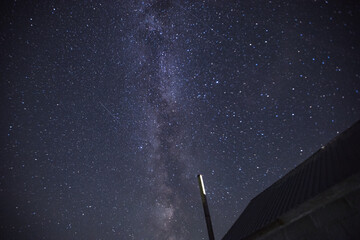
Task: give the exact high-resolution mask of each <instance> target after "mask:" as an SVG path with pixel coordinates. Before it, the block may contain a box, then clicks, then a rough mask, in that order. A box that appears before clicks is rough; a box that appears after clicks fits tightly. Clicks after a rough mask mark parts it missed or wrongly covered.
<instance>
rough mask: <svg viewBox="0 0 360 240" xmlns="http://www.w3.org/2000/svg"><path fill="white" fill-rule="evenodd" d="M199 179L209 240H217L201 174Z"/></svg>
mask: <svg viewBox="0 0 360 240" xmlns="http://www.w3.org/2000/svg"><path fill="white" fill-rule="evenodd" d="M197 177H198V180H199V187H200V195H201V200H202V204H203V208H204V214H205V220H206V226H207V230H208V234H209V240H215V237H214V231H213V228H212V224H211V217H210V212H209V206H208V203H207V200H206V192H205V186H204V181H203V178H202V175H201V174H199V175H198V176H197Z"/></svg>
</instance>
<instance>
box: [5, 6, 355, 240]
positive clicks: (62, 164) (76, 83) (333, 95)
mask: <svg viewBox="0 0 360 240" xmlns="http://www.w3.org/2000/svg"><path fill="white" fill-rule="evenodd" d="M1 11H2V14H1V38H0V44H1V47H0V53H1V59H0V60H1V62H0V66H1V67H0V71H1V72H0V76H1V83H0V84H1V85H0V89H1V91H2V92H1V93H2V94H1V116H2V117H1V120H0V134H1V150H0V153H1V155H0V160H1V162H0V169H1V172H0V176H1V178H0V219H1V221H0V231H1V235H0V236H1V238H4V239H154V240H155V239H186V240H187V239H207V231H206V224H205V219H204V214H203V210H202V206H201V199H200V193H199V188H198V185H197V179H196V176H197V174H199V173H201V174H203V176H204V181H205V187H206V190H207V199H208V203H209V208H210V213H211V216H212V222H213V225H214V232H215V236H216V238H217V239H221V237H222V236H224V234H225V233H226V231H227V230H228V229H229V228H230V227H231V225H232V224H233V223H234V222H235V220H236V219H237V218H238V216H239V215H240V214H241V212H242V211H243V209H244V208H245V207H246V205H247V204H248V203H249V201H250V200H251V199H252V198H254V197H255V196H256V195H257V194H259V193H260V192H261V191H263V190H264V189H265V188H266V187H268V186H270V185H271V184H272V183H273V182H275V181H276V180H278V179H279V178H281V177H282V176H284V174H286V173H287V172H288V171H289V170H291V169H292V168H294V167H295V166H297V165H298V164H299V163H301V162H302V161H304V160H305V159H306V158H307V157H309V156H310V155H311V154H312V153H314V152H315V151H316V150H317V149H319V148H320V147H321V146H323V145H324V144H326V143H327V142H328V141H329V140H331V139H332V138H333V137H335V136H336V135H337V134H339V133H340V132H342V131H343V130H345V129H346V128H348V127H349V126H350V125H351V124H352V123H353V122H355V121H357V120H358V119H359V117H360V94H359V90H360V72H359V69H360V68H359V65H360V52H359V42H360V32H359V27H358V26H359V16H360V6H359V4H358V3H356V1H346V3H344V2H343V1H308V2H306V3H305V2H304V1H291V2H286V1H231V2H226V3H225V2H224V1H156V0H144V1H82V2H79V1H76V2H68V1H66V2H53V1H46V2H43V3H41V4H40V3H36V2H32V1H23V2H22V1H6V3H5V4H4V7H3V8H2V10H1Z"/></svg>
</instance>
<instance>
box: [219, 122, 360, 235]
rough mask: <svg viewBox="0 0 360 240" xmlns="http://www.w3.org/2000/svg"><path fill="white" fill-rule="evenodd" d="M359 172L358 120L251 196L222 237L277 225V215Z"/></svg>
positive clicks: (359, 140) (359, 128)
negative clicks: (253, 196)
mask: <svg viewBox="0 0 360 240" xmlns="http://www.w3.org/2000/svg"><path fill="white" fill-rule="evenodd" d="M359 172H360V121H358V122H356V123H355V124H354V125H353V126H352V127H350V128H349V129H347V130H346V131H344V132H343V133H341V134H340V135H338V136H337V137H335V138H334V139H333V140H332V141H330V142H329V143H328V144H327V145H325V146H324V147H322V148H321V149H319V150H318V151H317V152H316V153H314V154H313V155H312V156H311V157H309V158H308V159H307V160H305V161H304V162H303V163H301V164H300V165H298V166H297V167H296V168H295V169H293V170H292V171H290V172H289V173H288V174H286V175H285V176H284V177H283V178H281V179H280V180H278V181H277V182H275V183H274V184H273V185H271V186H270V187H269V188H267V189H266V190H264V191H263V192H261V193H260V194H259V195H258V196H256V197H255V198H254V199H252V200H251V201H250V203H249V204H248V206H247V207H246V209H245V210H244V211H243V213H242V214H241V215H240V217H239V218H238V219H237V221H236V222H235V223H234V225H233V226H232V227H231V228H230V230H229V231H228V232H227V234H226V235H225V236H224V238H223V240H230V239H248V238H251V236H254V234H256V233H259V232H261V231H264V230H263V229H266V228H269V226H280V225H281V224H283V223H281V222H279V221H281V220H279V217H280V216H282V215H284V214H285V213H287V212H289V211H290V210H292V209H294V208H296V207H298V206H299V205H300V204H302V203H304V202H306V201H308V200H309V199H312V198H314V197H315V196H317V195H319V194H320V193H322V192H324V191H325V190H327V189H329V188H331V187H332V186H334V185H335V184H337V183H339V182H341V181H344V180H345V179H347V178H348V177H350V176H353V175H355V174H357V173H359Z"/></svg>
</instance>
